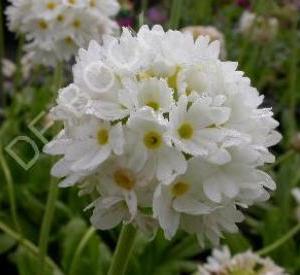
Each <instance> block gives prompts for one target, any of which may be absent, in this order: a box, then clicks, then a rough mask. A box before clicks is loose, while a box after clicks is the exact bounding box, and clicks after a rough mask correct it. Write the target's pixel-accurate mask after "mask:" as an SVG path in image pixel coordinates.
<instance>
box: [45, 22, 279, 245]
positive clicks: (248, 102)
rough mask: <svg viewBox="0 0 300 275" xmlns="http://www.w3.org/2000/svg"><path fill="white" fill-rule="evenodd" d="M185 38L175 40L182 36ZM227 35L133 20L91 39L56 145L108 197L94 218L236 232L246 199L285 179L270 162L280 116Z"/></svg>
mask: <svg viewBox="0 0 300 275" xmlns="http://www.w3.org/2000/svg"><path fill="white" fill-rule="evenodd" d="M174 45H176V47H174ZM219 46H220V44H219V42H218V41H212V42H210V40H209V38H208V37H206V36H200V37H198V38H197V39H196V40H194V39H193V37H192V35H191V34H189V33H182V32H179V31H172V30H169V31H167V32H165V31H164V30H163V28H162V27H161V26H154V27H153V28H152V29H149V28H148V27H147V26H142V27H141V28H140V30H139V31H138V33H137V34H133V33H132V32H131V31H130V30H129V29H126V28H124V29H123V32H122V34H121V36H120V38H115V37H112V36H105V38H104V40H103V44H102V45H99V44H98V43H97V42H95V41H92V42H91V43H90V44H89V47H88V48H87V49H80V50H79V54H78V56H77V59H76V61H77V62H76V64H75V66H74V67H73V76H74V81H73V83H71V84H70V85H69V86H67V87H65V88H63V89H61V90H60V91H59V94H58V99H57V105H56V106H55V107H54V108H53V109H52V112H51V113H52V115H53V117H54V118H55V119H57V120H61V121H63V122H64V129H63V130H62V132H61V133H60V134H59V135H58V136H57V137H56V138H55V139H54V140H53V141H51V142H50V143H49V144H48V145H47V146H46V147H45V152H47V153H49V154H52V155H62V158H61V159H60V160H59V161H58V162H57V163H56V164H55V165H54V167H53V168H52V174H53V175H54V176H57V177H61V178H62V181H61V183H60V185H61V186H62V187H67V186H72V185H78V186H79V188H80V194H91V195H92V196H90V197H93V198H97V199H96V200H95V201H93V202H92V203H91V205H90V208H93V214H92V218H91V222H92V223H93V225H94V226H95V227H96V228H99V229H103V230H104V229H110V228H113V227H115V226H117V225H118V224H119V223H121V222H125V223H133V224H134V225H136V226H138V227H139V228H141V229H142V230H144V231H145V229H151V230H154V228H155V227H157V226H159V227H161V228H162V229H163V230H164V233H165V236H166V238H168V239H171V238H172V237H173V236H174V235H175V234H176V232H177V230H179V229H181V230H184V231H186V232H188V233H190V234H196V235H197V237H198V240H199V242H201V243H203V242H204V240H205V239H209V240H210V241H211V242H213V243H218V241H219V237H220V236H221V235H222V232H224V231H226V232H231V233H234V232H237V231H238V227H237V225H236V223H239V222H241V221H242V220H243V215H242V211H241V208H242V207H248V206H250V205H253V204H255V203H256V202H261V201H265V200H267V199H268V198H269V191H270V190H274V189H275V187H276V185H275V183H274V182H273V180H272V179H271V177H270V176H269V175H268V174H267V173H265V172H263V171H262V170H260V167H261V166H262V165H263V164H264V163H270V162H273V161H274V156H273V155H272V154H271V153H270V152H269V150H268V148H269V147H270V146H272V145H274V144H276V143H278V141H279V140H280V138H281V136H280V134H279V133H278V132H277V131H276V130H275V128H276V127H277V126H278V122H277V121H276V120H275V119H274V118H273V113H272V111H271V109H269V108H259V106H260V105H261V104H262V102H263V97H262V96H260V95H259V93H258V91H257V90H256V89H255V88H253V87H251V86H250V81H249V79H248V78H246V77H244V76H243V72H240V71H237V70H236V68H237V64H236V63H234V62H228V61H227V62H224V61H221V60H220V59H219V58H218V56H219Z"/></svg>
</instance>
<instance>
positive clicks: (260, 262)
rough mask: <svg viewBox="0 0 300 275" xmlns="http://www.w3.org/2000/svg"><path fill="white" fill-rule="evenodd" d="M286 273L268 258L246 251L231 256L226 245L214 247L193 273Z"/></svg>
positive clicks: (267, 274) (200, 274) (202, 274)
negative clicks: (220, 247)
mask: <svg viewBox="0 0 300 275" xmlns="http://www.w3.org/2000/svg"><path fill="white" fill-rule="evenodd" d="M198 274H199V275H212V274H222V275H235V274H237V275H238V274H241V275H242V274H249V275H250V274H251V275H287V273H286V272H285V271H284V269H283V268H281V267H280V266H278V265H276V264H275V263H274V262H273V261H272V260H271V259H269V258H262V257H260V256H259V255H257V254H255V253H253V252H251V251H246V252H243V253H239V254H236V255H234V256H231V253H230V251H229V249H228V247H223V248H222V249H214V250H213V253H212V256H210V257H208V260H207V263H205V264H203V265H201V266H199V272H198V273H196V274H195V275H198Z"/></svg>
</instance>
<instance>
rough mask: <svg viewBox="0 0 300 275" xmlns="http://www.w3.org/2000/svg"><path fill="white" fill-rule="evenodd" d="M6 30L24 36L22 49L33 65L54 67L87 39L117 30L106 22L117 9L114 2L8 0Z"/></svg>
mask: <svg viewBox="0 0 300 275" xmlns="http://www.w3.org/2000/svg"><path fill="white" fill-rule="evenodd" d="M10 2H11V4H12V5H11V6H9V7H8V8H7V10H6V14H7V16H8V22H9V28H10V30H11V31H16V32H18V33H20V34H23V35H25V37H26V40H27V42H28V43H27V45H26V47H25V48H26V50H27V51H29V52H34V53H35V59H34V60H35V62H36V63H39V64H46V65H55V64H56V63H57V61H62V60H66V61H67V60H69V59H70V58H71V57H72V56H73V55H74V54H75V53H76V52H77V51H78V48H80V47H87V45H88V42H89V41H90V40H91V39H95V40H97V41H99V42H100V40H101V38H102V35H103V34H111V33H112V32H113V31H115V30H117V28H118V26H117V24H116V22H114V21H112V20H111V19H110V16H113V15H115V14H116V13H117V12H118V10H119V4H118V2H117V1H116V0H10Z"/></svg>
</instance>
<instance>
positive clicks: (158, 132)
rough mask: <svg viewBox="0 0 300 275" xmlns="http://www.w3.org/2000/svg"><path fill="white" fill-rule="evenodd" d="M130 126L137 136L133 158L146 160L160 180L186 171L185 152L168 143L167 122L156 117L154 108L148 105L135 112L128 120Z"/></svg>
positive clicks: (146, 163) (150, 169)
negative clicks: (166, 135)
mask: <svg viewBox="0 0 300 275" xmlns="http://www.w3.org/2000/svg"><path fill="white" fill-rule="evenodd" d="M128 127H129V129H131V130H132V131H133V132H134V133H133V135H135V136H136V137H135V140H136V147H135V149H134V150H133V151H132V158H138V159H140V160H141V161H142V162H144V163H145V165H146V166H147V169H149V171H153V175H155V176H156V177H157V179H158V180H161V181H163V180H168V179H171V178H173V177H174V176H175V175H177V174H182V173H184V172H185V170H186V160H185V158H184V156H183V154H182V153H181V152H180V151H177V150H176V149H175V148H173V147H172V146H169V145H168V144H167V143H166V141H165V133H166V122H165V121H164V119H163V118H159V117H158V118H156V117H155V114H154V112H153V109H152V108H148V107H146V108H143V109H140V110H139V111H137V112H136V113H134V114H133V115H132V116H131V117H130V118H129V120H128Z"/></svg>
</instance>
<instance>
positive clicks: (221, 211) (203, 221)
mask: <svg viewBox="0 0 300 275" xmlns="http://www.w3.org/2000/svg"><path fill="white" fill-rule="evenodd" d="M243 219H244V216H243V214H242V213H241V211H239V210H237V208H236V206H235V205H234V204H233V203H232V202H228V203H226V204H224V205H222V206H221V207H219V208H216V209H215V210H214V211H212V212H210V213H209V214H207V215H202V216H198V217H195V216H189V215H184V216H183V217H182V220H181V226H182V228H183V230H185V231H186V232H188V233H190V234H196V235H197V238H198V241H199V243H200V245H202V246H204V243H205V239H208V240H209V241H210V242H211V243H212V244H214V245H218V244H219V239H220V237H222V232H228V233H237V232H238V227H237V225H236V223H240V222H242V221H243Z"/></svg>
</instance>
